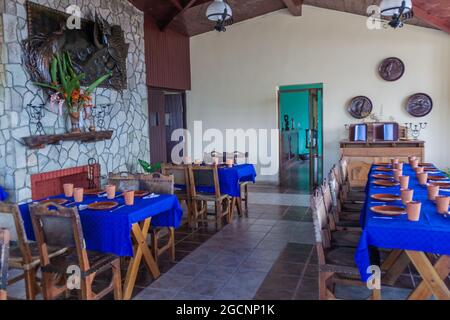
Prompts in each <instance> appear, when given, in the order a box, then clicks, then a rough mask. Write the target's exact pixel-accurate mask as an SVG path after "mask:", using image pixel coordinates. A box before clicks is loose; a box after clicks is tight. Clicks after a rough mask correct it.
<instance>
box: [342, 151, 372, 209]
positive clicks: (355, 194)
mask: <svg viewBox="0 0 450 320" xmlns="http://www.w3.org/2000/svg"><path fill="white" fill-rule="evenodd" d="M338 171H339V175H340V179H339V180H340V182H341V184H342V189H343V190H344V193H343V196H344V198H343V199H344V200H348V201H352V202H363V201H364V200H365V196H366V194H365V188H360V187H359V188H357V187H352V186H351V185H350V179H349V172H348V160H347V159H346V158H342V159H341V160H339V164H338Z"/></svg>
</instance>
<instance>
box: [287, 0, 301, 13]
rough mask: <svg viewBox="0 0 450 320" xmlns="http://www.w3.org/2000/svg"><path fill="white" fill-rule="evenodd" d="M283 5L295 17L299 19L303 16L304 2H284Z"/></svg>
mask: <svg viewBox="0 0 450 320" xmlns="http://www.w3.org/2000/svg"><path fill="white" fill-rule="evenodd" d="M283 3H284V5H285V6H286V7H287V8H288V10H289V12H290V13H291V14H292V15H293V16H296V17H299V16H301V15H302V5H303V0H283Z"/></svg>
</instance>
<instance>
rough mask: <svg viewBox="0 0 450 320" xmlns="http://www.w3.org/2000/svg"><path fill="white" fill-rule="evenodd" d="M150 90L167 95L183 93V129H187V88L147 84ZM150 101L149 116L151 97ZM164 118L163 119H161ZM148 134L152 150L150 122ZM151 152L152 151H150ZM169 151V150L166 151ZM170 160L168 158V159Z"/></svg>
mask: <svg viewBox="0 0 450 320" xmlns="http://www.w3.org/2000/svg"><path fill="white" fill-rule="evenodd" d="M150 91H160V92H162V93H163V95H165V92H171V93H178V94H181V100H182V104H183V129H187V111H186V110H187V100H186V91H185V90H178V89H167V88H161V87H153V86H147V92H148V93H149V92H150ZM147 100H148V103H147V111H148V117H150V112H151V109H150V108H151V105H150V103H151V101H150V99H147ZM164 108H165V105H164ZM162 120H163V118H162V119H161V121H162ZM148 136H149V144H150V151H151V140H152V138H151V136H150V123H148ZM164 143H165V144H167V137H166V136H165V141H164ZM150 153H151V152H150ZM166 153H167V151H166ZM151 156H152V155H151V154H150V159H151ZM166 160H168V159H166Z"/></svg>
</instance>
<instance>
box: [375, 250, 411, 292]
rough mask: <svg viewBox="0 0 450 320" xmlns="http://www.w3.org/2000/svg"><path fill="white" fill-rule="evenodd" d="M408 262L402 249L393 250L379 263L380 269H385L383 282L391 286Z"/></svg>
mask: <svg viewBox="0 0 450 320" xmlns="http://www.w3.org/2000/svg"><path fill="white" fill-rule="evenodd" d="M410 262H411V261H410V260H409V258H408V256H407V255H406V253H405V252H404V251H403V250H393V251H392V252H391V253H390V254H389V256H388V257H387V258H386V260H385V261H384V262H383V264H382V265H381V270H386V271H387V272H386V274H385V275H384V276H383V284H386V285H389V286H393V285H394V284H395V283H396V282H397V280H398V278H399V277H400V275H401V274H402V272H403V271H404V270H405V269H406V268H407V267H408V265H409V264H410Z"/></svg>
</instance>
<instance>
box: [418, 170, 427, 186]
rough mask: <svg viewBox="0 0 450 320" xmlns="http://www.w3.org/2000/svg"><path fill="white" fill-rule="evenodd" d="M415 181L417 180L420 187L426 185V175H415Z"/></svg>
mask: <svg viewBox="0 0 450 320" xmlns="http://www.w3.org/2000/svg"><path fill="white" fill-rule="evenodd" d="M417 180H419V183H420V184H421V185H423V186H424V185H426V184H427V181H428V173H426V172H425V173H418V174H417Z"/></svg>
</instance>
